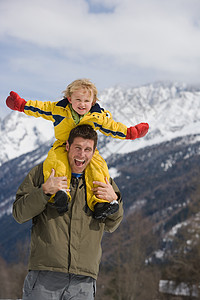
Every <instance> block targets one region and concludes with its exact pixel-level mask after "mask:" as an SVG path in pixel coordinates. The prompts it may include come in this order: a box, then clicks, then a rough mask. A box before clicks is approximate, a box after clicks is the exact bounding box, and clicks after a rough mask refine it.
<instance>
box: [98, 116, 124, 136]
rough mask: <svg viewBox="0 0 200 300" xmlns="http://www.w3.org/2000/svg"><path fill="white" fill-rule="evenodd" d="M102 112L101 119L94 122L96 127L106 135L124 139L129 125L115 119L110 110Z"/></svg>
mask: <svg viewBox="0 0 200 300" xmlns="http://www.w3.org/2000/svg"><path fill="white" fill-rule="evenodd" d="M101 114H102V115H101V117H100V118H99V121H97V122H96V123H95V124H94V125H95V129H96V130H99V131H100V132H101V133H103V134H104V135H107V136H111V137H113V138H117V139H122V140H124V139H125V138H126V134H127V126H126V125H124V124H123V123H121V122H116V121H114V120H113V118H112V114H111V113H110V112H109V111H104V112H102V113H101Z"/></svg>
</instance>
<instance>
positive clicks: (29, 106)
mask: <svg viewBox="0 0 200 300" xmlns="http://www.w3.org/2000/svg"><path fill="white" fill-rule="evenodd" d="M56 103H57V102H51V101H32V100H28V101H26V100H24V99H23V98H21V97H20V96H19V95H18V94H17V93H16V92H13V91H12V92H10V95H9V96H8V97H7V99H6V105H7V106H8V107H9V108H10V109H12V110H16V111H20V112H24V113H25V114H26V115H28V116H33V117H35V118H38V117H42V118H43V119H46V120H50V121H52V122H54V121H55V120H54V118H53V111H54V107H55V105H56Z"/></svg>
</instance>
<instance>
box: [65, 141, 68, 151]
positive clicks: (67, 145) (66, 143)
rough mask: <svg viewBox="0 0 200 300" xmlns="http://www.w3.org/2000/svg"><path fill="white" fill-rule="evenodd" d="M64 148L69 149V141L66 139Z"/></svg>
mask: <svg viewBox="0 0 200 300" xmlns="http://www.w3.org/2000/svg"><path fill="white" fill-rule="evenodd" d="M66 150H67V151H69V142H68V141H66Z"/></svg>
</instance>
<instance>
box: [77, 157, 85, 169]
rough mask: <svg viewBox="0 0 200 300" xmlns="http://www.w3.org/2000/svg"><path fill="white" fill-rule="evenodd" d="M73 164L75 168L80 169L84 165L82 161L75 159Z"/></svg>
mask: <svg viewBox="0 0 200 300" xmlns="http://www.w3.org/2000/svg"><path fill="white" fill-rule="evenodd" d="M74 162H75V165H76V166H77V167H80V166H82V165H83V164H84V163H85V161H84V160H83V159H77V158H75V159H74Z"/></svg>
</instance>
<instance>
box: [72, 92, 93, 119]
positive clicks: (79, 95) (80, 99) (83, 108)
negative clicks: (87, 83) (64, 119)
mask: <svg viewBox="0 0 200 300" xmlns="http://www.w3.org/2000/svg"><path fill="white" fill-rule="evenodd" d="M68 100H69V102H70V103H71V105H72V108H73V109H74V110H75V111H76V112H77V113H78V114H79V115H81V116H82V115H84V114H86V113H88V112H89V111H90V109H91V107H92V102H93V91H92V90H91V92H90V91H89V90H87V89H83V88H80V89H79V90H76V91H74V92H73V93H72V95H71V97H69V98H68Z"/></svg>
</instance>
